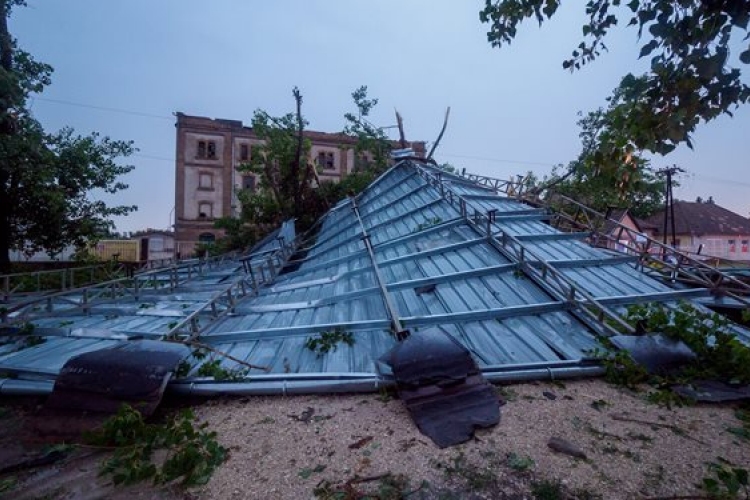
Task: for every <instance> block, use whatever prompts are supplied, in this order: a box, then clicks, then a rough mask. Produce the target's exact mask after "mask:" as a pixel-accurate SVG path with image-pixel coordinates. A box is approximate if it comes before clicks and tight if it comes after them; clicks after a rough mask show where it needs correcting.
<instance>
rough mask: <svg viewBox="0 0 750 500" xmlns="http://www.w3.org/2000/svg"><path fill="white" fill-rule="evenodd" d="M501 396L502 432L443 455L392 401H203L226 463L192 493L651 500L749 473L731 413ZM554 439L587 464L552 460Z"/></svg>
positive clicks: (618, 394)
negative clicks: (726, 467)
mask: <svg viewBox="0 0 750 500" xmlns="http://www.w3.org/2000/svg"><path fill="white" fill-rule="evenodd" d="M498 393H499V396H500V397H501V398H503V399H504V400H505V401H506V404H505V405H504V406H503V407H502V409H501V421H500V424H499V425H497V426H496V427H494V428H492V429H487V430H481V431H478V432H477V435H476V438H475V439H474V440H472V441H470V442H468V443H465V444H462V445H459V446H455V447H452V448H447V449H443V450H441V449H439V448H438V447H436V446H435V445H434V444H433V443H432V442H431V441H430V440H429V439H428V438H427V437H425V436H423V435H422V434H421V433H420V432H419V431H418V429H417V428H416V427H415V425H414V423H413V422H412V420H411V419H410V417H409V415H408V413H407V412H406V410H405V408H404V406H403V404H402V403H401V402H400V401H398V400H397V399H389V398H387V397H383V396H378V395H347V396H297V397H286V398H284V397H253V398H242V399H220V400H214V401H210V402H208V403H206V404H204V405H201V406H200V407H198V408H197V409H196V413H197V415H198V417H199V418H200V419H202V420H205V421H208V422H209V423H210V426H211V428H212V429H214V430H216V431H217V432H218V436H219V440H220V441H221V442H222V443H223V444H224V445H225V446H226V447H228V448H229V449H230V450H231V453H230V458H229V460H228V461H227V462H226V463H225V464H224V465H223V466H222V467H221V468H220V469H219V470H218V471H216V473H215V474H214V476H213V478H212V480H211V481H210V483H209V484H208V485H207V486H206V487H204V488H202V489H198V490H194V491H192V492H191V493H192V494H194V495H195V496H198V497H200V498H209V499H212V498H215V499H225V498H226V499H232V498H252V499H256V498H257V499H276V498H278V499H292V498H293V499H297V498H314V497H315V489H316V486H317V487H319V488H320V487H323V486H326V485H327V486H328V491H332V490H333V489H335V488H336V487H337V486H338V487H341V485H342V484H343V483H345V482H346V481H347V480H352V479H354V482H352V483H350V486H351V488H356V489H357V490H358V491H365V492H367V491H370V492H372V491H375V490H377V489H378V488H380V489H381V491H385V490H383V489H384V488H385V489H387V488H388V487H389V486H392V483H394V482H396V483H398V488H400V489H401V490H402V491H406V492H407V493H408V497H409V498H534V496H533V495H532V494H531V493H530V491H531V489H532V488H537V490H536V491H537V492H538V488H540V487H541V486H542V485H547V486H550V485H556V488H558V489H559V490H560V491H563V492H564V494H563V495H562V496H559V497H560V498H597V497H599V498H605V499H634V498H659V497H670V496H680V495H690V494H700V493H701V492H700V490H699V489H698V487H697V484H698V483H700V482H701V481H702V478H703V477H707V476H709V475H710V474H711V473H710V471H709V468H708V463H710V462H715V461H716V460H717V457H722V458H723V459H725V460H727V461H729V462H731V463H732V464H735V465H736V466H739V467H742V468H746V469H750V443H748V442H747V441H742V440H741V439H739V438H738V437H737V436H735V435H734V434H731V433H729V432H727V428H729V427H738V426H740V425H741V424H740V422H739V421H738V420H737V419H736V418H735V416H734V407H732V406H731V405H722V406H715V405H712V406H707V405H697V406H690V407H679V408H672V409H667V408H664V407H659V406H657V405H654V404H651V403H648V402H646V401H645V400H644V399H643V395H642V394H635V393H632V392H630V391H627V390H624V389H620V388H616V387H612V386H610V385H608V384H606V383H605V382H603V381H600V380H586V381H576V382H566V383H565V384H548V383H538V384H534V383H530V384H517V385H510V386H504V387H498ZM553 436H556V437H559V438H563V439H565V440H567V441H568V442H570V443H572V444H574V445H576V446H577V447H579V448H580V450H581V451H583V452H584V453H585V455H586V458H585V459H581V458H574V457H572V456H569V455H567V454H562V453H558V452H555V451H553V450H551V449H550V448H549V447H548V445H547V443H548V441H549V439H550V438H551V437H553ZM509 454H515V455H516V457H518V458H519V459H518V460H516V461H515V462H512V461H509V459H508V455H509ZM526 457H528V458H530V459H531V460H526ZM532 460H533V462H532ZM386 474H388V475H386ZM362 478H365V479H369V480H366V481H361V479H362ZM545 481H546V483H545ZM556 482H559V483H556ZM319 491H320V490H319ZM550 498H554V497H550Z"/></svg>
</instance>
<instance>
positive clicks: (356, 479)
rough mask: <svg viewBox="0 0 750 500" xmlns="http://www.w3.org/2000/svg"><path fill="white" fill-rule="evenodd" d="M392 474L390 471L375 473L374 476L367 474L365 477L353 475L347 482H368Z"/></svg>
mask: <svg viewBox="0 0 750 500" xmlns="http://www.w3.org/2000/svg"><path fill="white" fill-rule="evenodd" d="M391 475H392V474H391V473H390V472H384V473H383V474H375V475H374V476H365V477H356V476H355V477H353V478H351V479H349V480H347V481H346V483H347V484H358V483H367V482H370V481H377V480H378V479H383V478H384V477H388V476H391Z"/></svg>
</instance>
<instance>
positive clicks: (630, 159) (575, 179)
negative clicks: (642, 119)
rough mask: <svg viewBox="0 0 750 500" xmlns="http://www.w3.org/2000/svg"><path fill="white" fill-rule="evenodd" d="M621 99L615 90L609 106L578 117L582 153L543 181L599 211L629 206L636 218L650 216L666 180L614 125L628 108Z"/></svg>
mask: <svg viewBox="0 0 750 500" xmlns="http://www.w3.org/2000/svg"><path fill="white" fill-rule="evenodd" d="M621 99H622V97H621V95H620V90H619V89H616V90H615V92H614V95H613V97H611V98H610V102H609V107H608V108H606V109H604V108H599V109H597V110H596V111H592V112H590V113H588V114H587V115H586V116H584V117H583V118H581V119H580V120H579V121H578V125H579V126H580V127H581V132H580V137H581V143H582V148H581V153H580V154H579V155H578V158H576V159H575V160H574V161H572V162H570V163H569V164H568V165H567V167H566V168H565V169H564V170H565V171H564V172H562V173H558V171H557V170H558V169H557V168H556V169H554V170H553V177H552V179H551V180H549V181H547V182H545V183H543V184H542V185H541V186H542V187H543V188H547V189H552V188H553V189H554V190H555V191H558V192H560V193H562V194H564V195H566V196H569V197H571V198H573V199H575V200H577V201H579V202H581V203H583V204H585V205H588V206H590V207H592V208H594V209H596V210H599V211H602V212H606V211H607V210H608V209H609V208H611V207H620V208H628V209H630V212H631V213H632V214H633V215H635V216H636V217H648V216H649V215H651V214H653V213H654V212H655V211H657V210H659V209H660V208H661V205H662V203H663V201H664V180H663V179H660V178H658V177H657V176H656V175H655V173H654V172H653V171H652V170H651V168H650V165H649V161H648V160H647V159H646V158H644V157H643V156H641V155H640V154H638V152H637V151H635V150H634V149H633V148H632V147H630V146H629V139H628V137H629V136H628V134H627V133H623V131H622V130H621V129H620V128H619V127H618V122H619V120H621V119H622V118H621V117H622V115H623V114H624V113H627V106H624V105H623V103H622V101H621Z"/></svg>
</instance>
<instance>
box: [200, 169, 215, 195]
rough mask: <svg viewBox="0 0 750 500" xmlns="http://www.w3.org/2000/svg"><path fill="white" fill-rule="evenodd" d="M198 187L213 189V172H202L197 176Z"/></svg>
mask: <svg viewBox="0 0 750 500" xmlns="http://www.w3.org/2000/svg"><path fill="white" fill-rule="evenodd" d="M198 179H199V180H198V189H205V190H211V191H212V190H213V189H214V176H213V174H208V173H203V172H201V174H200V175H199V177H198Z"/></svg>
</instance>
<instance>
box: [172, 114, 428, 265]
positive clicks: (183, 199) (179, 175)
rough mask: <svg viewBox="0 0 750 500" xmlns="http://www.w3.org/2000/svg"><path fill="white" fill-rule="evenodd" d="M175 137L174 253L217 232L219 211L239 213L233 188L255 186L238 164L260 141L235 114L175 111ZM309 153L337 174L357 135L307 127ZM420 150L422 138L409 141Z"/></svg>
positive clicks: (325, 175)
mask: <svg viewBox="0 0 750 500" xmlns="http://www.w3.org/2000/svg"><path fill="white" fill-rule="evenodd" d="M175 116H176V117H177V123H176V128H177V141H176V148H177V150H176V155H175V158H176V164H175V222H174V230H175V250H176V252H177V254H178V256H181V257H186V256H188V255H190V254H192V253H193V250H194V248H195V245H196V244H197V243H198V242H211V241H214V240H215V239H216V238H219V237H221V236H222V235H223V234H222V231H221V230H219V229H216V228H214V221H215V220H216V219H218V218H221V217H230V216H232V217H236V216H239V212H240V210H241V207H240V203H239V200H238V197H237V193H238V192H239V191H240V190H241V189H250V190H254V189H256V188H257V185H258V179H256V177H255V175H253V174H252V173H249V172H240V171H239V170H238V167H239V166H240V165H241V164H242V163H245V162H247V161H248V160H249V159H250V154H251V151H252V149H253V147H257V146H258V145H259V144H262V141H261V140H259V139H258V138H257V137H256V136H255V134H254V133H253V130H252V129H251V128H250V127H246V126H244V125H243V124H242V122H241V121H238V120H224V119H212V118H205V117H201V116H189V115H186V114H184V113H179V112H178V113H175ZM305 137H306V138H307V139H308V140H309V141H310V143H311V148H310V158H308V161H311V162H314V164H315V165H317V167H318V169H317V170H318V175H319V178H320V181H321V182H325V181H333V182H336V181H338V180H340V179H341V178H342V177H343V176H345V175H347V174H348V173H350V172H351V171H352V170H353V168H354V166H355V161H356V160H357V158H356V157H355V151H354V146H355V145H356V142H357V140H356V139H355V138H352V137H349V136H347V135H344V134H329V133H325V132H315V131H306V132H305ZM409 147H411V148H413V149H414V151H415V153H416V154H417V155H424V152H425V144H424V142H414V143H410V144H409Z"/></svg>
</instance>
